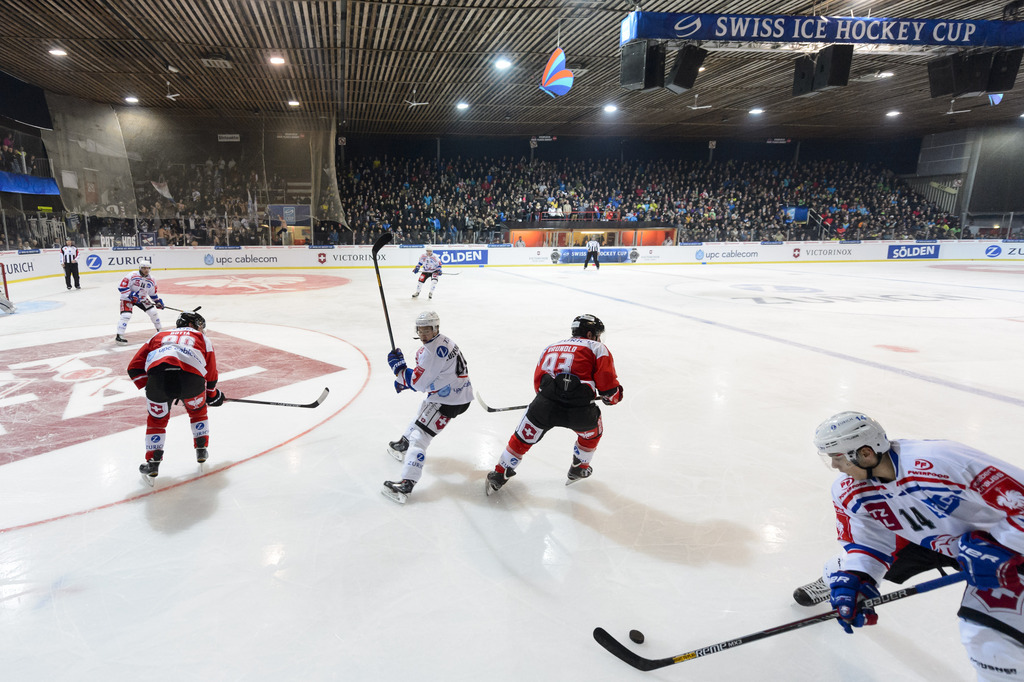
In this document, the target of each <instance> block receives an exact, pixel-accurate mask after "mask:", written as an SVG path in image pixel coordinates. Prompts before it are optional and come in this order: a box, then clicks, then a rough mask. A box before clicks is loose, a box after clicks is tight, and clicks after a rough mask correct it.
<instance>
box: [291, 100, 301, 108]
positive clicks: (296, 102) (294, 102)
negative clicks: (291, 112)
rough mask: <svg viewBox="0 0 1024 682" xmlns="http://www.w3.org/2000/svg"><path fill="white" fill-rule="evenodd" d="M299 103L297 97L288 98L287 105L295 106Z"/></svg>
mask: <svg viewBox="0 0 1024 682" xmlns="http://www.w3.org/2000/svg"><path fill="white" fill-rule="evenodd" d="M300 104H301V102H299V100H297V99H290V100H288V106H290V107H297V106H299V105H300Z"/></svg>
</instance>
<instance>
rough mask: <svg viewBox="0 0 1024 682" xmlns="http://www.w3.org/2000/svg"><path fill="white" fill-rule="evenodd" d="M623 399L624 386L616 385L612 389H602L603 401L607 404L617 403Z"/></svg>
mask: <svg viewBox="0 0 1024 682" xmlns="http://www.w3.org/2000/svg"><path fill="white" fill-rule="evenodd" d="M620 400H622V386H616V387H615V388H613V389H611V390H610V391H602V393H601V401H602V402H603V403H604V404H605V405H617V404H618V402H619V401H620Z"/></svg>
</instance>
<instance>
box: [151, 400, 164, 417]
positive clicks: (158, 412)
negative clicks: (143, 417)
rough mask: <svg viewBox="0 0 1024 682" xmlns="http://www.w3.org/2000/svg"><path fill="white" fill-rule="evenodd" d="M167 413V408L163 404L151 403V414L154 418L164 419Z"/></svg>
mask: <svg viewBox="0 0 1024 682" xmlns="http://www.w3.org/2000/svg"><path fill="white" fill-rule="evenodd" d="M166 411H167V406H166V405H164V404H163V403H150V404H149V413H150V414H151V415H153V416H154V417H162V416H163V415H164V413H165V412H166Z"/></svg>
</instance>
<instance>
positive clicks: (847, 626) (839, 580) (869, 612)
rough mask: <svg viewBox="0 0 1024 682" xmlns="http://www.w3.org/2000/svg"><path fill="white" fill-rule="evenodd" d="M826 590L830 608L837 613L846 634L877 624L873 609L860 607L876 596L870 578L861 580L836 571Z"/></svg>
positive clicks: (849, 574) (849, 573) (845, 572)
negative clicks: (829, 592)
mask: <svg viewBox="0 0 1024 682" xmlns="http://www.w3.org/2000/svg"><path fill="white" fill-rule="evenodd" d="M828 588H829V590H830V591H831V594H830V595H829V601H830V602H831V604H832V608H833V609H835V610H836V611H838V612H839V618H838V619H837V621H838V622H839V625H840V626H842V628H843V629H844V630H846V632H847V634H850V635H852V634H853V628H859V627H864V626H865V625H874V624H875V623H877V622H878V614H876V613H875V609H874V608H870V607H868V608H864V607H862V606H861V602H862V601H863V600H865V599H873V598H875V597H877V596H878V588H877V587H875V585H874V583H872V582H871V579H870V578H868V577H867V576H865V577H864V578H861V577H860V576H859V575H857V574H856V573H851V572H849V571H836V572H835V573H833V574H832V575H830V576H829V581H828Z"/></svg>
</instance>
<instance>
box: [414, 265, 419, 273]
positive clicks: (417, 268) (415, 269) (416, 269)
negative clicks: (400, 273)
mask: <svg viewBox="0 0 1024 682" xmlns="http://www.w3.org/2000/svg"><path fill="white" fill-rule="evenodd" d="M419 271H420V266H418V265H417V266H416V267H414V268H413V269H412V274H414V275H415V274H418V273H419Z"/></svg>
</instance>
